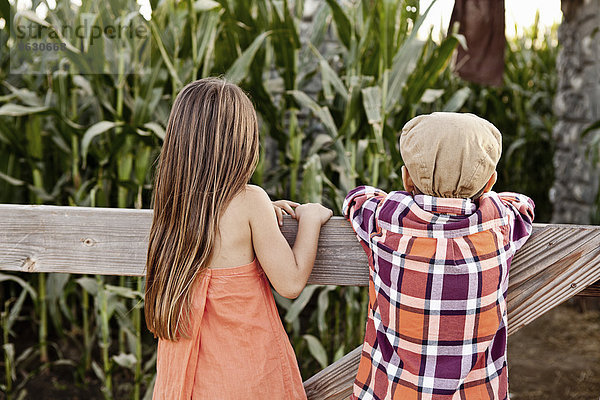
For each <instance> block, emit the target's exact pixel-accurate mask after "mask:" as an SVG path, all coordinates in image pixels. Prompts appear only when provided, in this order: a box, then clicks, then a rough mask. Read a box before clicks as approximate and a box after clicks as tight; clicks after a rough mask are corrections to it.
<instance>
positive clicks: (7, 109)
mask: <svg viewBox="0 0 600 400" xmlns="http://www.w3.org/2000/svg"><path fill="white" fill-rule="evenodd" d="M49 110H50V108H49V107H39V106H22V105H20V104H12V103H11V104H5V105H3V106H2V107H0V116H7V117H22V116H24V115H33V114H39V113H43V112H46V111H49Z"/></svg>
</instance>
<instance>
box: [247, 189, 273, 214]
mask: <svg viewBox="0 0 600 400" xmlns="http://www.w3.org/2000/svg"><path fill="white" fill-rule="evenodd" d="M239 200H240V202H239V206H240V207H243V208H244V209H245V211H246V213H248V215H249V216H250V218H251V219H252V218H257V217H258V218H260V217H261V216H263V217H264V216H266V215H270V214H274V211H273V205H272V203H271V199H270V198H269V195H268V194H267V192H265V190H264V189H263V188H261V187H260V186H256V185H246V188H245V189H244V190H243V191H242V193H240V196H239Z"/></svg>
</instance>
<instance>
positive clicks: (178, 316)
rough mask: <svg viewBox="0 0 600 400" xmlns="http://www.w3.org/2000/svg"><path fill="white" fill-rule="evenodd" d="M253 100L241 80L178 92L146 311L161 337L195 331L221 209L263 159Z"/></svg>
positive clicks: (159, 183)
mask: <svg viewBox="0 0 600 400" xmlns="http://www.w3.org/2000/svg"><path fill="white" fill-rule="evenodd" d="M258 152H259V136H258V125H257V120H256V112H255V111H254V107H253V106H252V102H251V101H250V99H248V97H247V96H246V94H245V93H244V92H243V91H242V90H241V89H240V88H239V87H237V86H236V85H234V84H232V83H228V82H226V81H224V80H222V79H217V78H207V79H200V80H198V81H195V82H192V83H190V84H188V85H187V86H185V87H184V88H183V89H182V90H181V92H180V93H179V94H178V95H177V98H176V99H175V103H174V104H173V108H172V109H171V115H170V116H169V122H168V125H167V132H166V136H165V140H164V143H163V147H162V150H161V153H160V160H159V164H158V171H157V175H156V181H155V186H154V200H153V201H154V217H153V220H152V228H151V229H150V238H149V245H148V259H147V262H146V293H145V307H144V308H145V310H144V312H145V316H146V324H147V326H148V329H149V330H150V331H151V332H152V333H154V335H155V336H158V337H159V338H161V339H168V340H177V339H179V338H180V337H188V336H189V334H190V332H189V331H188V328H189V320H190V315H189V314H190V312H189V311H190V301H191V296H190V295H191V288H192V285H193V283H194V279H195V278H196V277H197V276H198V275H199V274H200V273H201V272H202V271H203V270H204V269H206V268H207V266H208V265H209V262H210V259H211V254H212V249H213V245H214V243H215V236H216V234H217V229H218V226H219V217H220V215H221V211H222V210H223V209H224V208H225V207H226V206H227V204H228V203H229V201H230V200H231V199H232V198H233V197H234V196H235V195H236V194H238V193H239V192H240V191H241V190H243V188H244V187H245V185H246V184H247V183H248V181H249V179H250V177H251V175H252V173H253V172H254V169H255V167H256V163H257V161H258Z"/></svg>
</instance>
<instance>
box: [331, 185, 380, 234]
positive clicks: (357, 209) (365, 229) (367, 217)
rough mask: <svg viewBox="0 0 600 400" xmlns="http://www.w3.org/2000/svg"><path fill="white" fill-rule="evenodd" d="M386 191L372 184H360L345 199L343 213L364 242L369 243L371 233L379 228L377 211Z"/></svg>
mask: <svg viewBox="0 0 600 400" xmlns="http://www.w3.org/2000/svg"><path fill="white" fill-rule="evenodd" d="M386 195H387V193H386V192H384V191H382V190H379V189H377V188H374V187H371V186H359V187H357V188H356V189H352V190H351V191H350V192H349V193H348V195H347V196H346V198H345V199H344V205H343V206H342V214H343V215H344V217H346V219H348V220H349V221H350V223H351V224H352V229H354V232H356V236H357V237H358V239H359V240H361V241H362V242H364V243H369V237H370V234H371V233H373V232H375V230H376V229H377V228H376V226H377V224H376V222H375V211H376V210H377V206H378V205H379V202H380V201H382V200H383V199H384V198H385V196H386Z"/></svg>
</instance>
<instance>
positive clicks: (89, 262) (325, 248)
mask: <svg viewBox="0 0 600 400" xmlns="http://www.w3.org/2000/svg"><path fill="white" fill-rule="evenodd" d="M151 222H152V211H151V210H132V209H113V208H110V209H107V208H87V207H57V206H30V205H8V204H0V270H5V271H21V272H68V273H77V274H103V275H131V276H140V275H144V266H145V260H146V249H147V241H148V232H149V229H150V224H151ZM282 231H283V233H284V236H285V237H286V238H287V239H288V241H290V242H292V241H293V240H294V237H295V234H296V222H295V221H294V220H291V219H289V218H286V220H285V223H284V226H283V228H282ZM368 279H369V271H368V265H367V257H366V256H365V254H364V252H363V250H362V248H361V246H360V245H359V244H358V242H357V240H356V236H355V235H354V232H353V231H352V228H351V227H350V224H349V223H348V222H347V221H346V220H344V219H343V218H341V217H333V218H332V219H331V220H330V221H329V222H328V223H327V224H325V226H324V227H323V229H322V231H321V237H320V239H319V249H318V253H317V260H316V262H315V267H314V270H313V272H312V274H311V276H310V279H309V284H323V285H359V286H366V285H367V284H368ZM598 280H600V227H598V226H575V225H552V224H535V225H534V233H533V235H532V237H531V238H530V239H529V241H528V242H527V243H526V244H525V246H524V247H523V248H522V249H521V250H520V251H519V253H518V254H517V255H516V256H515V258H514V260H513V262H512V266H511V272H510V282H509V293H508V312H509V334H512V333H514V332H515V331H517V330H518V329H519V328H521V327H522V326H524V325H526V324H527V323H529V322H531V321H533V320H534V319H535V318H537V317H539V316H540V315H542V314H543V313H544V312H546V311H548V310H550V309H552V308H553V307H555V306H557V305H558V304H560V303H562V302H563V301H565V300H567V299H568V298H570V297H572V296H575V295H578V294H579V295H588V296H599V295H600V285H599V284H594V282H597V281H598ZM359 355H360V348H357V349H355V350H353V351H352V352H351V353H349V354H347V355H346V356H345V357H344V358H342V359H341V360H339V361H337V362H336V363H334V364H333V365H331V366H329V367H327V368H326V369H324V370H323V371H321V372H320V373H318V374H316V375H315V376H313V377H312V378H310V379H308V380H307V381H306V382H305V388H306V391H307V395H308V397H309V398H312V399H341V398H344V397H347V396H348V395H349V394H350V390H351V385H352V380H353V379H354V375H355V374H356V369H357V362H358V359H359Z"/></svg>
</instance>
